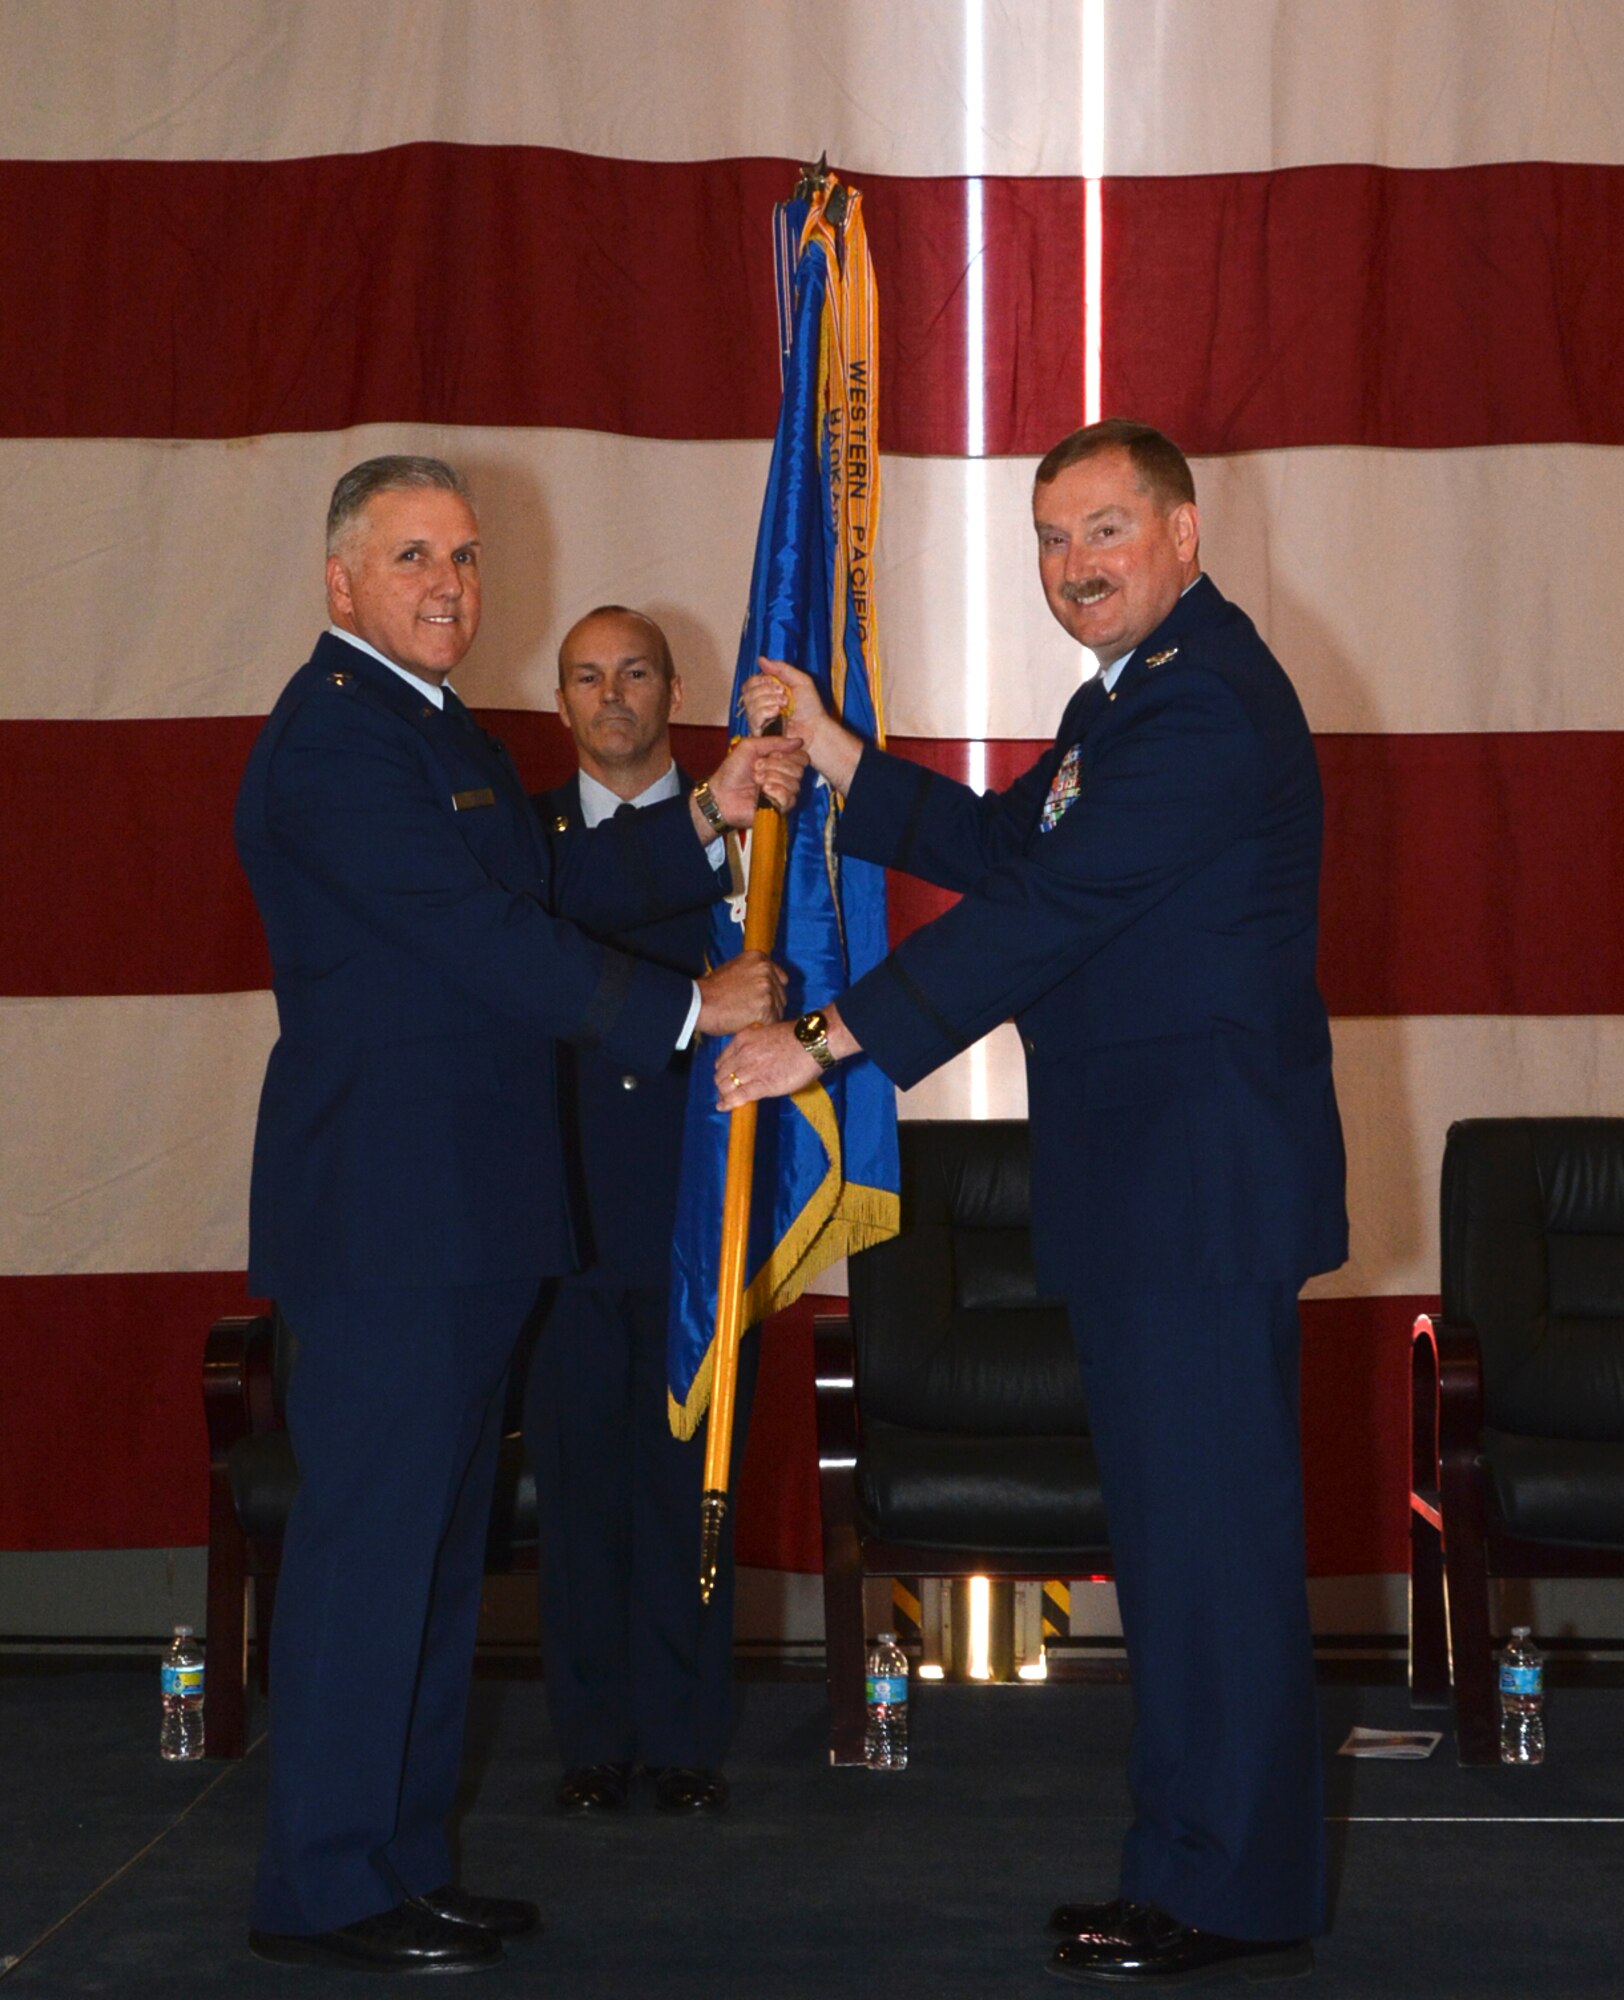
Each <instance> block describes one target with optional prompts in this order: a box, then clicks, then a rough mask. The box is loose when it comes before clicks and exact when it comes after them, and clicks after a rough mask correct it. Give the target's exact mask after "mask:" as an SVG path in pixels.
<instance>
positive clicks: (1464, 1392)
mask: <svg viewBox="0 0 1624 2000" xmlns="http://www.w3.org/2000/svg"><path fill="white" fill-rule="evenodd" d="M1432 1334H1433V1341H1434V1343H1435V1347H1436V1352H1437V1357H1438V1466H1439V1471H1440V1473H1442V1472H1443V1471H1444V1470H1446V1469H1450V1468H1454V1469H1464V1468H1466V1467H1468V1466H1471V1465H1475V1464H1476V1462H1477V1458H1478V1454H1479V1452H1480V1451H1481V1450H1482V1441H1483V1351H1482V1348H1481V1346H1480V1344H1479V1341H1478V1337H1477V1328H1476V1327H1475V1326H1473V1325H1471V1324H1470V1322H1469V1321H1466V1320H1446V1319H1443V1318H1440V1317H1435V1318H1434V1319H1433V1321H1432Z"/></svg>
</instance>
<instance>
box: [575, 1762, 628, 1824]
mask: <svg viewBox="0 0 1624 2000" xmlns="http://www.w3.org/2000/svg"><path fill="white" fill-rule="evenodd" d="M631 1778H632V1771H631V1766H630V1765H629V1764H575V1765H572V1766H571V1768H570V1769H569V1770H567V1771H566V1772H565V1773H564V1775H563V1777H562V1778H561V1779H560V1780H559V1784H558V1804H559V1808H560V1810H561V1811H563V1812H567V1813H597V1812H619V1811H620V1810H621V1808H622V1807H623V1806H624V1805H625V1803H626V1798H627V1794H628V1792H629V1791H630V1788H631Z"/></svg>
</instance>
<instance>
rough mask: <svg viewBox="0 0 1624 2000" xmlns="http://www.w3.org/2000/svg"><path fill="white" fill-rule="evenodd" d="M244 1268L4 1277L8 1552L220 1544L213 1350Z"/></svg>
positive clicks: (0, 1419)
mask: <svg viewBox="0 0 1624 2000" xmlns="http://www.w3.org/2000/svg"><path fill="white" fill-rule="evenodd" d="M243 1283H244V1281H243V1274H242V1273H241V1272H240V1271H158V1272H146V1273H128V1272H121V1273H114V1274H111V1275H95V1276H76V1277H53V1278H18V1277H4V1278H0V1317H3V1318H4V1322H5V1328H6V1393H5V1396H4V1397H3V1398H0V1548H7V1549H143V1548H178V1547H186V1546H190V1545H192V1544H194V1543H197V1542H203V1541H207V1539H208V1532H209V1448H208V1434H207V1432H206V1430H205V1428H204V1424H203V1346H204V1342H205V1341H206V1339H207V1338H208V1331H209V1328H210V1326H212V1325H213V1323H214V1321H215V1320H216V1319H218V1318H219V1317H220V1316H221V1315H222V1314H225V1313H237V1312H247V1311H251V1310H252V1309H253V1308H252V1307H251V1306H250V1305H248V1304H247V1302H246V1294H245V1292H244V1289H243Z"/></svg>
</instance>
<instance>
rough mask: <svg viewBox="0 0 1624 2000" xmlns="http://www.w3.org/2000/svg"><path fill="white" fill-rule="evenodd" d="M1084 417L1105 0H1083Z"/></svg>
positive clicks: (1091, 406) (1099, 246)
mask: <svg viewBox="0 0 1624 2000" xmlns="http://www.w3.org/2000/svg"><path fill="white" fill-rule="evenodd" d="M1081 81H1082V127H1083V130H1082V138H1083V160H1082V166H1083V422H1084V423H1085V424H1095V423H1098V422H1099V420H1100V417H1101V416H1102V415H1103V411H1102V410H1101V407H1100V345H1101V323H1102V319H1103V312H1102V301H1101V297H1100V289H1101V275H1102V272H1103V269H1104V255H1103V251H1104V221H1103V215H1102V210H1103V206H1104V204H1103V203H1102V201H1101V199H1100V183H1101V182H1102V181H1103V180H1104V178H1105V0H1083V74H1082V80H1081Z"/></svg>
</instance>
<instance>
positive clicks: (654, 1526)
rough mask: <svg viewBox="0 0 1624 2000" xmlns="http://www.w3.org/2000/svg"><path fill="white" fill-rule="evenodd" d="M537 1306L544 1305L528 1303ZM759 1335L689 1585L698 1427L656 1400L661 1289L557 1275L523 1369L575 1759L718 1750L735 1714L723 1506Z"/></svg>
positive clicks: (556, 1729)
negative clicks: (712, 1557)
mask: <svg viewBox="0 0 1624 2000" xmlns="http://www.w3.org/2000/svg"><path fill="white" fill-rule="evenodd" d="M538 1317H539V1315H538ZM758 1341H759V1335H756V1334H747V1335H746V1336H745V1339H744V1342H743V1344H742V1346H741V1348H740V1353H739V1380H738V1400H737V1405H736V1410H735V1421H734V1427H733V1437H734V1450H733V1461H734V1465H733V1483H732V1486H731V1492H732V1495H733V1499H732V1502H731V1503H730V1506H729V1510H728V1515H727V1520H726V1524H725V1526H724V1530H723V1547H722V1559H721V1562H720V1564H719V1566H718V1575H717V1587H716V1590H715V1592H714V1593H713V1594H712V1597H711V1601H710V1603H709V1604H708V1605H704V1604H701V1602H700V1598H699V1544H700V1535H699V1496H700V1491H701V1488H702V1487H703V1485H704V1463H705V1433H704V1431H703V1430H701V1431H700V1433H699V1435H698V1436H697V1437H694V1438H692V1439H689V1440H688V1441H687V1442H683V1441H681V1440H679V1439H677V1438H674V1437H673V1436H672V1435H671V1428H670V1424H669V1421H668V1418H667V1414H666V1404H667V1391H666V1345H665V1343H666V1293H665V1290H664V1288H663V1287H659V1288H652V1289H648V1288H626V1289H618V1290H617V1289H611V1288H610V1287H608V1286H606V1285H604V1284H603V1283H602V1282H601V1280H599V1281H596V1282H595V1281H593V1280H592V1279H591V1278H590V1277H587V1278H582V1277H575V1278H565V1279H564V1280H563V1281H562V1282H561V1283H560V1285H559V1287H558V1292H557V1295H556V1297H555V1299H554V1300H553V1303H552V1308H551V1311H550V1312H549V1313H548V1314H547V1315H546V1317H545V1319H544V1320H543V1321H542V1324H541V1326H540V1329H539V1332H538V1334H537V1337H536V1345H535V1349H534V1351H533V1353H532V1354H531V1357H530V1365H529V1372H528V1375H527V1377H526V1382H525V1404H524V1432H525V1443H526V1446H527V1448H528V1450H529V1453H530V1459H531V1463H532V1464H533V1465H534V1467H535V1471H536V1503H537V1512H538V1515H539V1518H540V1529H541V1557H540V1570H541V1574H540V1602H541V1635H542V1654H543V1658H544V1662H545V1667H546V1686H547V1705H548V1709H549V1711H550V1713H551V1716H552V1722H553V1735H554V1738H555V1741H556V1743H557V1746H558V1751H559V1756H560V1758H561V1760H562V1762H563V1764H564V1765H565V1767H566V1768H570V1767H573V1766H575V1765H580V1764H615V1763H644V1764H697V1765H719V1764H720V1763H721V1762H722V1760H723V1757H724V1755H725V1753H726V1749H727V1741H728V1737H729V1735H730V1733H731V1729H732V1720H733V1514H734V1508H735V1507H736V1504H737V1471H738V1464H739V1460H740V1459H741V1457H742V1455H743V1447H744V1439H745V1436H746V1434H747V1432H748V1430H749V1426H750V1402H751V1397H752V1394H753V1392H754V1388H755V1378H756V1365H757V1349H758Z"/></svg>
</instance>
